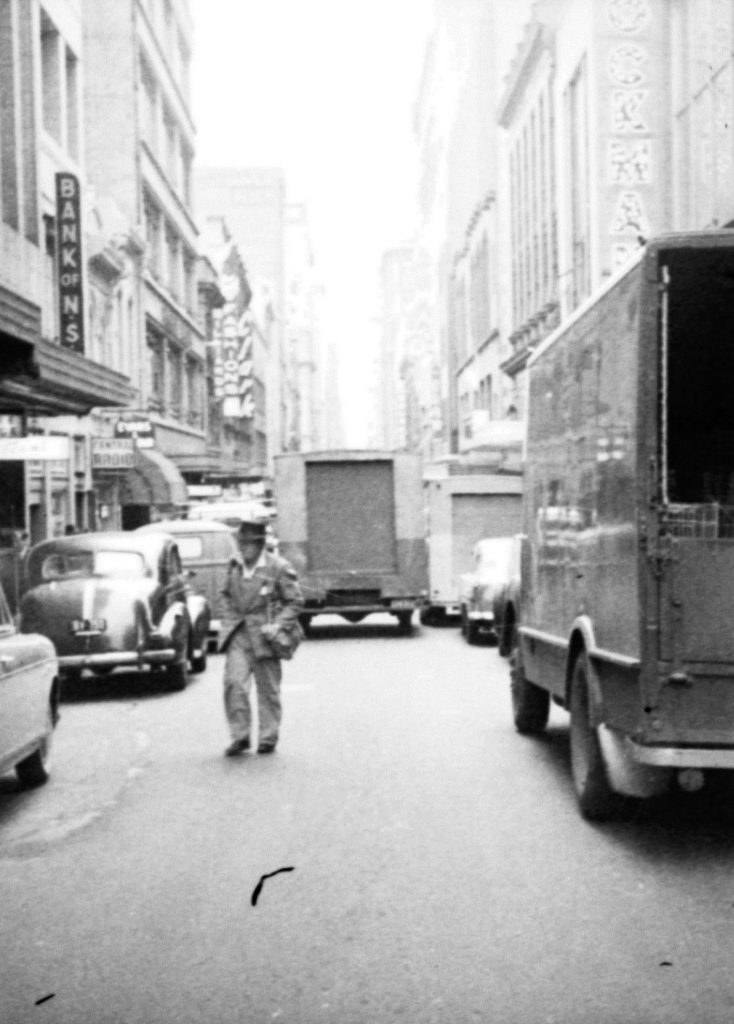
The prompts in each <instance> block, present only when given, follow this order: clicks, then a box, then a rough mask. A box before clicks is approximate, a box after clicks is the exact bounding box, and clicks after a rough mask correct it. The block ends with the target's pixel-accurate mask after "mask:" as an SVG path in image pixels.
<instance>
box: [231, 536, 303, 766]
mask: <svg viewBox="0 0 734 1024" xmlns="http://www.w3.org/2000/svg"><path fill="white" fill-rule="evenodd" d="M265 536H266V530H265V524H264V523H261V522H242V523H241V524H240V527H239V530H238V533H237V541H238V544H239V549H240V557H239V558H233V559H232V560H231V562H230V564H229V569H228V571H227V582H226V586H225V588H224V590H223V591H222V601H223V606H222V643H221V646H220V650H222V651H226V655H227V658H226V661H225V665H224V708H225V713H226V716H227V722H228V723H229V730H230V735H231V737H232V742H231V743H230V745H229V746H228V747H227V749H226V750H225V754H226V755H227V756H228V757H234V756H236V755H238V754H243V753H245V751H247V750H249V749H250V728H251V709H250V691H251V688H252V680H253V677H254V680H255V687H256V689H257V702H258V718H259V733H260V736H259V743H258V747H257V751H258V753H259V754H271V753H272V752H273V751H274V750H275V747H276V744H277V742H278V732H279V729H280V720H281V715H282V708H281V700H280V681H281V677H282V668H281V664H280V662H281V658H290V657H291V656H292V654H293V652H294V650H295V648H296V647H297V646H298V643H299V642H300V640H301V638H302V636H303V633H302V631H301V627H300V624H299V621H298V613H299V612H300V611H301V608H302V606H303V598H302V596H301V588H300V586H299V584H298V577H297V575H296V572H295V570H294V569H293V567H292V565H291V564H290V562H287V561H286V560H285V559H283V558H280V557H279V556H277V555H274V554H271V553H270V552H269V551H266V549H265Z"/></svg>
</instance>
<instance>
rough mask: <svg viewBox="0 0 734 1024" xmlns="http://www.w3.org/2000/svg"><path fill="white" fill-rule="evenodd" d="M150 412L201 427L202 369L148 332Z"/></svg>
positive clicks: (186, 356)
mask: <svg viewBox="0 0 734 1024" xmlns="http://www.w3.org/2000/svg"><path fill="white" fill-rule="evenodd" d="M148 350H149V353H150V366H151V397H150V399H149V406H150V408H151V409H152V410H153V411H155V412H159V413H161V414H163V415H166V416H169V417H170V418H171V419H175V420H177V421H178V422H179V423H185V424H187V425H188V426H192V427H197V428H203V427H204V393H205V388H206V384H205V378H204V367H203V366H202V364H201V363H200V361H199V360H198V359H196V358H194V357H193V356H191V355H187V354H186V353H185V352H184V351H183V350H182V349H181V348H180V347H179V346H178V345H176V344H175V343H174V342H172V341H170V340H169V339H167V338H165V337H164V336H163V335H162V334H160V333H158V332H157V331H154V330H153V329H151V328H150V327H149V329H148Z"/></svg>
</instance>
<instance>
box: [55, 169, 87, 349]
mask: <svg viewBox="0 0 734 1024" xmlns="http://www.w3.org/2000/svg"><path fill="white" fill-rule="evenodd" d="M56 231H57V241H58V252H57V261H56V273H57V279H58V286H59V289H58V290H59V340H60V343H61V345H62V346H63V347H64V348H72V349H74V350H75V351H76V352H83V351H84V287H83V279H82V266H83V264H82V220H81V195H80V190H79V179H78V178H77V177H76V175H75V174H70V173H69V172H68V171H59V173H58V174H57V175H56Z"/></svg>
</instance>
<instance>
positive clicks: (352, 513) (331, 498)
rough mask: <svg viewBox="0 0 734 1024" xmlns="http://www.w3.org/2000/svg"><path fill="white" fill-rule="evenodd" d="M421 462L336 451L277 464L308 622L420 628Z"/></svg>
mask: <svg viewBox="0 0 734 1024" xmlns="http://www.w3.org/2000/svg"><path fill="white" fill-rule="evenodd" d="M421 468H422V461H421V458H420V456H418V455H414V454H412V453H407V452H398V453H396V452H389V451H326V452H308V453H300V452H299V453H293V454H285V455H279V456H277V457H276V459H275V497H276V502H277V507H278V537H279V542H280V552H281V554H282V555H283V557H285V558H287V559H288V560H289V561H291V562H292V563H293V565H294V567H295V568H296V570H297V572H298V574H299V577H300V579H301V583H302V587H303V592H304V599H305V605H304V613H303V622H304V625H305V626H307V625H308V624H309V622H310V619H311V617H312V616H313V615H316V614H321V613H332V614H333V613H336V614H339V615H341V616H342V617H343V618H345V619H347V620H348V621H350V622H358V621H360V620H361V619H363V618H364V617H365V616H366V615H368V614H370V613H372V612H377V611H388V612H390V613H392V614H394V615H395V616H396V617H397V619H398V622H399V625H400V627H401V629H403V630H404V631H408V630H409V629H410V625H411V620H412V615H413V611H414V610H415V609H416V608H417V607H419V605H420V604H421V602H422V601H423V600H424V598H425V593H426V588H427V573H426V557H425V544H424V537H423V510H422V503H421Z"/></svg>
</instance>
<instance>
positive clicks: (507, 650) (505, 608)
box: [494, 534, 522, 658]
mask: <svg viewBox="0 0 734 1024" xmlns="http://www.w3.org/2000/svg"><path fill="white" fill-rule="evenodd" d="M521 541H522V537H521V536H520V535H519V534H518V535H517V536H515V537H513V538H512V551H511V553H510V567H509V573H508V576H507V579H506V580H505V581H504V583H503V584H502V585H501V586H500V587H499V588H498V589H497V590H496V591H495V595H494V623H495V630H496V632H497V640H498V643H499V647H498V650H499V653H500V654H501V655H502V657H503V658H509V656H510V655H511V654H512V648H513V647H514V644H515V627H516V624H517V621H518V616H519V608H520V548H521Z"/></svg>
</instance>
